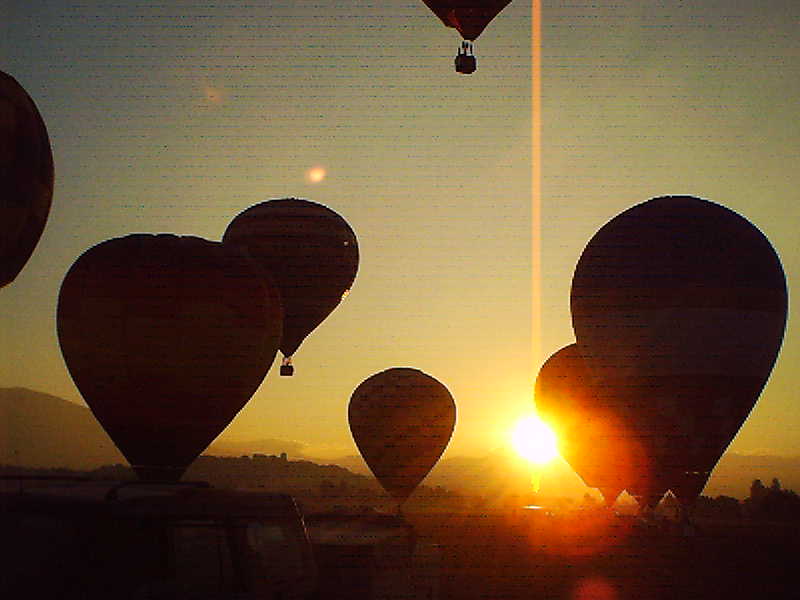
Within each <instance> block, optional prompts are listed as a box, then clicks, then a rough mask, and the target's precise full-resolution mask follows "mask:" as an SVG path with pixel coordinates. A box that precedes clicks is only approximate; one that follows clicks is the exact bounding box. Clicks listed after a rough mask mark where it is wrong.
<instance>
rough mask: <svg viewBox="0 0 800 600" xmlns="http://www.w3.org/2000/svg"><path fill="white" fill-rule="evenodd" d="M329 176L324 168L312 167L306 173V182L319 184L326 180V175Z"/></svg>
mask: <svg viewBox="0 0 800 600" xmlns="http://www.w3.org/2000/svg"><path fill="white" fill-rule="evenodd" d="M327 174H328V173H327V171H325V168H324V167H311V168H310V169H309V170H308V171H306V181H307V182H308V183H319V182H320V181H322V180H323V179H325V175H327Z"/></svg>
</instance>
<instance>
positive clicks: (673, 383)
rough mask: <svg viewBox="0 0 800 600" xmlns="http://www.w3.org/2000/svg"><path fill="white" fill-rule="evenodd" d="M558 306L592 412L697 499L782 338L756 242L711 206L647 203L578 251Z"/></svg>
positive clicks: (776, 270) (777, 268) (771, 270)
mask: <svg viewBox="0 0 800 600" xmlns="http://www.w3.org/2000/svg"><path fill="white" fill-rule="evenodd" d="M570 300H571V308H572V322H573V327H574V330H575V336H576V339H577V345H578V348H579V350H580V353H581V355H582V356H583V358H584V360H585V364H586V366H587V368H588V370H589V371H590V372H591V373H592V375H593V377H594V379H595V384H596V385H595V389H596V390H599V393H601V394H604V393H605V394H607V397H606V398H604V399H603V400H602V401H603V402H607V403H611V404H613V405H615V406H616V410H617V411H618V413H619V414H622V415H624V418H625V420H626V421H627V422H628V423H629V425H630V427H632V428H633V429H634V430H635V431H637V432H638V433H639V434H640V436H641V439H642V440H643V443H645V444H646V450H647V454H648V459H649V460H650V461H651V463H652V465H653V469H654V471H658V472H660V473H672V475H670V476H669V477H668V479H669V482H668V487H676V488H677V487H681V488H682V489H683V490H684V493H682V495H683V496H684V497H688V496H691V495H692V492H691V490H692V489H694V490H696V493H699V491H700V490H702V485H703V484H704V482H705V480H706V479H707V478H708V474H709V473H710V471H711V470H712V469H713V468H714V465H715V464H716V463H717V461H718V460H719V458H720V456H721V455H722V453H723V452H724V450H725V448H726V447H727V446H728V444H729V443H730V441H731V440H732V439H733V437H734V436H735V434H736V432H737V431H738V429H739V427H740V426H741V424H742V423H743V422H744V420H745V419H746V418H747V415H748V414H749V412H750V410H751V409H752V407H753V405H754V404H755V402H756V400H757V399H758V396H759V394H760V393H761V390H762V388H763V387H764V385H765V383H766V381H767V379H768V377H769V374H770V372H771V370H772V367H773V365H774V363H775V360H776V358H777V355H778V351H779V349H780V346H781V342H782V339H783V333H784V328H785V323H786V310H787V293H786V281H785V277H784V273H783V269H782V267H781V263H780V260H779V258H778V256H777V254H776V253H775V250H774V249H773V248H772V246H771V245H770V243H769V241H768V240H767V238H766V237H765V236H764V235H763V234H762V233H761V232H760V231H759V230H758V229H757V228H756V227H755V226H753V225H752V224H751V223H749V222H748V221H747V220H746V219H744V218H743V217H741V216H739V215H738V214H736V213H734V212H733V211H731V210H729V209H727V208H724V207H723V206H720V205H719V204H714V203H712V202H709V201H705V200H701V199H698V198H694V197H690V196H667V197H661V198H655V199H653V200H650V201H648V202H644V203H642V204H639V205H637V206H634V207H633V208H631V209H629V210H626V211H625V212H623V213H621V214H620V215H618V216H617V217H615V218H614V219H612V220H611V221H610V222H608V223H607V224H606V225H604V226H603V227H602V228H601V229H600V231H598V232H597V234H595V236H594V237H593V238H592V239H591V240H590V241H589V243H588V245H587V246H586V249H585V250H584V252H583V254H582V255H581V257H580V259H579V261H578V265H577V267H576V269H575V274H574V277H573V281H572V291H571V298H570ZM695 495H696V494H695Z"/></svg>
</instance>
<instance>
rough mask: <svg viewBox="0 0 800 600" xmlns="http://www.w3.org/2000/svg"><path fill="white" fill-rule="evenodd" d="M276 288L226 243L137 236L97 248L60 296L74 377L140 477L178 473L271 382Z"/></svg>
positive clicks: (65, 350)
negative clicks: (267, 377) (268, 379)
mask: <svg viewBox="0 0 800 600" xmlns="http://www.w3.org/2000/svg"><path fill="white" fill-rule="evenodd" d="M282 316H283V315H282V312H281V308H280V301H279V297H278V294H277V292H276V291H274V290H271V289H270V288H268V287H266V286H265V285H264V284H263V282H262V281H261V279H260V278H258V277H256V276H255V275H254V273H253V271H252V268H251V266H250V265H249V264H248V261H247V260H246V259H245V258H244V257H242V256H240V255H238V254H237V253H234V252H231V251H230V249H229V248H226V247H225V246H223V245H222V244H220V243H218V242H210V241H207V240H203V239H200V238H196V237H178V236H174V235H145V234H136V235H129V236H127V237H124V238H117V239H112V240H108V241H105V242H103V243H101V244H98V245H97V246H94V247H93V248H90V249H89V250H87V251H86V252H84V253H83V255H81V256H80V257H79V258H78V260H76V261H75V263H74V264H73V265H72V267H71V268H70V270H69V272H68V273H67V275H66V277H65V278H64V281H63V283H62V284H61V292H60V294H59V298H58V338H59V342H60V344H61V352H62V354H63V356H64V360H65V362H66V364H67V367H68V368H69V372H70V374H71V375H72V378H73V380H74V381H75V385H77V387H78V389H79V390H80V392H81V395H82V396H83V397H84V399H85V400H86V402H87V404H88V405H89V407H90V408H91V410H92V412H93V413H94V415H95V416H96V417H97V419H98V421H100V424H101V425H102V426H103V427H104V428H105V430H106V432H108V434H109V436H110V437H111V439H112V440H113V441H114V442H115V443H116V445H117V447H118V448H119V449H120V451H121V452H122V453H123V454H124V455H125V457H126V458H127V459H128V460H129V461H130V463H131V465H132V466H133V467H134V468H135V469H136V470H137V472H138V473H139V475H140V476H141V477H143V478H147V479H178V478H179V477H180V476H181V474H182V473H183V471H184V470H185V469H186V467H187V466H188V465H189V464H190V463H191V462H192V461H193V460H194V459H195V458H196V457H197V456H198V454H199V453H200V452H202V451H203V450H204V449H205V448H206V446H208V444H209V443H210V442H211V441H212V440H213V439H214V438H215V437H216V436H217V435H218V434H219V433H220V432H221V431H222V430H223V429H224V428H225V427H226V426H227V425H228V423H230V421H231V419H233V417H234V416H235V415H236V414H237V413H238V412H239V410H240V409H241V408H242V407H243V406H244V405H245V404H246V403H247V401H248V400H249V399H250V397H251V396H252V395H253V393H254V392H255V391H256V389H257V388H258V386H259V385H260V384H261V381H262V380H263V378H264V376H265V375H266V373H267V370H268V369H269V367H270V365H271V363H272V361H273V360H274V357H275V354H276V352H277V348H278V343H279V341H280V336H281V323H282Z"/></svg>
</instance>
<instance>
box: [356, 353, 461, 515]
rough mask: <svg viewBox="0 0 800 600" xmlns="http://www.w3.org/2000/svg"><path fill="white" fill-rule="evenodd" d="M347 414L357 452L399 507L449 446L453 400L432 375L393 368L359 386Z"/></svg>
mask: <svg viewBox="0 0 800 600" xmlns="http://www.w3.org/2000/svg"><path fill="white" fill-rule="evenodd" d="M348 419H349V422H350V432H351V433H352V434H353V439H354V440H355V442H356V445H357V446H358V449H359V451H360V452H361V456H362V457H363V458H364V460H365V461H366V463H367V465H368V466H369V468H370V469H371V470H372V473H373V474H374V475H375V477H376V478H377V480H378V482H380V484H381V485H382V486H383V488H384V489H385V490H386V491H387V492H388V493H389V494H390V495H391V496H392V497H393V498H394V499H395V500H396V501H397V503H398V510H399V507H400V506H401V505H402V504H403V502H405V500H406V499H407V498H408V496H409V495H410V494H411V492H413V491H414V489H415V488H416V487H417V485H419V483H420V482H421V481H422V480H423V479H424V478H425V476H426V475H427V474H428V472H429V471H430V470H431V468H433V465H435V464H436V461H438V460H439V457H440V456H441V455H442V452H444V449H445V448H446V447H447V444H448V442H449V441H450V436H451V435H452V433H453V427H454V426H455V422H456V405H455V402H454V401H453V397H452V396H451V395H450V392H449V391H448V390H447V388H446V387H445V386H444V385H442V384H441V383H439V382H438V381H437V380H436V379H434V378H433V377H431V376H430V375H426V374H425V373H423V372H422V371H419V370H417V369H409V368H392V369H388V370H386V371H382V372H380V373H376V374H375V375H372V376H371V377H368V378H367V379H365V380H364V381H362V382H361V383H360V384H359V385H358V387H357V388H356V389H355V391H354V392H353V395H352V396H351V397H350V405H349V408H348Z"/></svg>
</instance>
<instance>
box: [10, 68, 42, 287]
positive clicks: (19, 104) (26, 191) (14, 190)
mask: <svg viewBox="0 0 800 600" xmlns="http://www.w3.org/2000/svg"><path fill="white" fill-rule="evenodd" d="M53 181H54V169H53V153H52V151H51V149H50V138H49V137H48V135H47V128H46V127H45V124H44V120H43V119H42V116H41V115H40V114H39V111H38V109H37V108H36V104H35V103H34V102H33V100H32V99H31V97H30V96H29V95H28V94H27V92H26V91H25V89H24V88H23V87H22V86H21V85H20V84H19V83H17V81H16V80H15V79H14V78H13V77H12V76H11V75H9V74H7V73H4V72H2V71H0V287H4V286H5V285H7V284H9V283H11V282H12V281H14V279H15V278H16V277H17V275H18V274H19V272H20V271H21V270H22V268H23V267H24V266H25V264H26V263H27V262H28V259H29V258H30V257H31V254H33V250H34V249H35V248H36V244H37V243H38V242H39V238H40V237H41V235H42V231H44V226H45V224H46V223H47V217H48V215H49V213H50V204H51V201H52V198H53Z"/></svg>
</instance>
